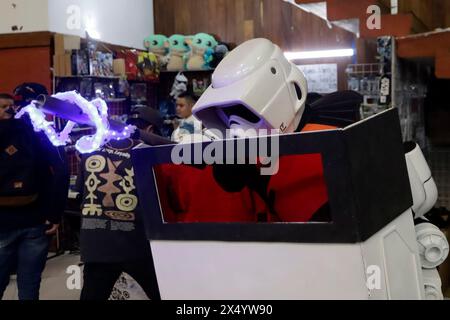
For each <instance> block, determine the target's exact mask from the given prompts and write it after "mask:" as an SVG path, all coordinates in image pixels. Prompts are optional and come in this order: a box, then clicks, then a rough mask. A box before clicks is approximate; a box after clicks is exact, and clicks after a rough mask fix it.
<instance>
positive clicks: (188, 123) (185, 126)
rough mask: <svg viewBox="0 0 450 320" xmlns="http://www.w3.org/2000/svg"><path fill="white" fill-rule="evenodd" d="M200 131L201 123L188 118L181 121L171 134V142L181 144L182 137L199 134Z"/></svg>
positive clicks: (192, 117) (193, 118) (191, 117)
mask: <svg viewBox="0 0 450 320" xmlns="http://www.w3.org/2000/svg"><path fill="white" fill-rule="evenodd" d="M201 130H202V124H201V122H200V121H198V120H197V119H196V118H195V117H194V116H190V117H189V118H187V119H183V120H181V122H180V126H179V127H178V128H177V129H176V130H175V131H174V132H173V134H172V141H174V142H181V140H183V137H184V136H187V135H191V134H194V133H195V132H201Z"/></svg>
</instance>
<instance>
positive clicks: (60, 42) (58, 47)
mask: <svg viewBox="0 0 450 320" xmlns="http://www.w3.org/2000/svg"><path fill="white" fill-rule="evenodd" d="M54 39H55V55H56V56H60V55H62V54H64V53H65V49H64V35H62V34H59V33H57V34H55V36H54Z"/></svg>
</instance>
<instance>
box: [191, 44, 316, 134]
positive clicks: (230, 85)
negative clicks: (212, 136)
mask: <svg viewBox="0 0 450 320" xmlns="http://www.w3.org/2000/svg"><path fill="white" fill-rule="evenodd" d="M306 97H307V82H306V78H305V76H304V74H303V73H302V72H301V71H300V69H299V68H298V67H297V66H296V65H294V64H293V63H291V62H289V61H288V60H287V59H286V58H285V57H284V54H283V52H282V51H281V49H280V48H279V47H278V46H277V45H275V44H273V43H272V42H271V41H269V40H267V39H253V40H249V41H247V42H245V43H243V44H242V45H240V46H238V47H237V48H236V49H234V50H233V51H231V52H230V53H229V54H228V55H227V56H226V57H225V59H224V60H222V62H221V63H220V64H219V65H218V67H217V68H216V70H215V72H214V73H213V75H212V84H211V86H210V87H209V88H208V89H207V90H206V91H205V93H204V94H203V95H202V96H201V97H200V99H199V101H198V102H197V103H196V105H195V106H194V108H193V114H194V116H195V117H196V118H197V119H198V120H200V121H201V122H202V123H203V125H204V126H205V127H206V128H207V129H215V130H219V131H220V132H221V133H222V134H223V136H226V131H227V130H235V129H240V130H242V129H243V130H244V131H245V130H247V129H256V130H258V129H266V130H279V132H280V133H290V132H294V131H295V129H296V128H297V126H298V125H299V123H300V119H301V117H302V115H303V112H304V109H305V103H306ZM266 132H267V131H266Z"/></svg>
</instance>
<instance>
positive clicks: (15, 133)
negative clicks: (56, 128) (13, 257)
mask: <svg viewBox="0 0 450 320" xmlns="http://www.w3.org/2000/svg"><path fill="white" fill-rule="evenodd" d="M11 145H16V146H15V147H17V149H18V150H19V152H20V149H21V148H25V149H26V152H30V154H32V155H33V157H32V158H33V159H35V160H34V161H33V164H32V165H33V169H34V172H35V174H36V176H35V179H36V181H37V194H38V197H37V200H36V201H34V202H33V203H31V204H29V205H26V206H20V207H7V206H3V207H2V206H0V232H2V231H3V232H5V231H6V232H7V231H13V230H17V229H22V228H31V227H35V226H38V225H41V224H44V223H45V222H46V221H47V220H48V221H50V222H51V223H59V222H60V220H61V216H62V213H63V210H64V207H65V204H66V199H67V192H68V189H69V174H68V168H67V163H66V159H65V153H64V150H63V149H62V148H61V149H57V148H55V147H53V146H52V145H51V143H50V141H49V140H48V139H47V137H45V136H43V135H42V134H38V133H35V132H34V131H33V129H32V127H31V125H30V124H29V120H28V119H24V120H15V119H11V120H2V121H0V153H1V154H0V166H4V167H3V168H5V167H6V166H7V165H8V164H7V163H6V161H9V160H8V159H9V157H7V156H6V155H5V152H7V150H6V149H7V148H8V147H9V146H11ZM0 179H2V177H1V176H0Z"/></svg>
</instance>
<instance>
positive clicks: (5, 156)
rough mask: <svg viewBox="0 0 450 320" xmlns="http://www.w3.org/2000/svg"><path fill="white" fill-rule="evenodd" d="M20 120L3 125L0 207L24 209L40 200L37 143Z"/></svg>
mask: <svg viewBox="0 0 450 320" xmlns="http://www.w3.org/2000/svg"><path fill="white" fill-rule="evenodd" d="M33 134H34V133H33V132H32V131H31V130H30V128H28V127H27V125H26V123H24V122H23V121H20V120H6V121H0V207H22V206H27V205H30V204H32V203H34V202H35V201H36V200H37V198H38V185H39V183H38V174H39V171H38V170H39V166H38V160H39V159H38V157H37V149H36V139H34V137H33Z"/></svg>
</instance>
